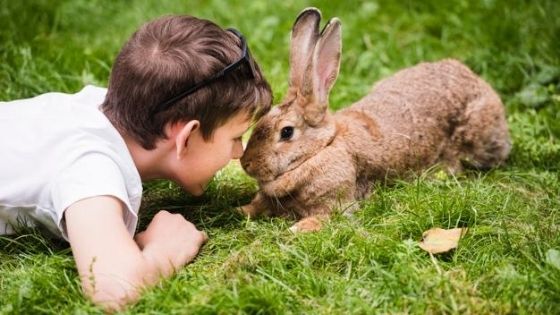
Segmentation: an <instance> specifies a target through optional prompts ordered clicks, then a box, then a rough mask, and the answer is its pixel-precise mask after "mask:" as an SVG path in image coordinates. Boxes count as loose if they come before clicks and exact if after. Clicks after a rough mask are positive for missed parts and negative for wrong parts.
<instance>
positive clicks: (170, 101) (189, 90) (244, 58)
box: [152, 28, 255, 114]
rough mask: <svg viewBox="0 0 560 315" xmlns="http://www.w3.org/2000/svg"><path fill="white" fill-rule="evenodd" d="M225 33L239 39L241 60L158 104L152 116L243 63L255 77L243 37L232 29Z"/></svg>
mask: <svg viewBox="0 0 560 315" xmlns="http://www.w3.org/2000/svg"><path fill="white" fill-rule="evenodd" d="M227 31H228V32H231V33H233V34H235V35H236V36H237V37H239V39H240V41H241V49H242V53H241V58H239V59H238V60H236V61H235V62H233V63H231V64H229V65H227V66H226V67H225V68H224V69H222V70H221V71H218V72H217V73H215V74H214V75H213V76H211V77H210V78H208V79H206V80H203V81H200V82H198V83H196V84H195V85H193V86H191V87H188V88H186V89H185V90H183V92H181V93H179V94H177V95H175V96H173V97H171V98H169V99H167V100H165V101H163V102H161V103H159V104H158V105H157V106H156V107H154V109H153V111H152V113H153V114H156V113H158V112H163V111H166V110H168V109H169V108H170V107H171V106H172V105H173V104H175V103H177V102H178V101H179V100H180V99H182V98H184V97H186V96H188V95H190V94H192V93H194V92H196V91H198V90H199V89H200V88H202V87H205V86H207V85H209V84H211V83H213V82H214V81H216V80H218V79H220V78H223V77H224V76H226V75H227V74H228V73H230V72H232V71H233V70H235V69H237V68H238V67H239V66H240V65H241V64H242V63H243V61H245V62H247V64H248V65H249V66H250V68H251V76H252V78H254V77H255V76H254V70H253V66H252V64H251V57H250V56H251V54H250V53H249V48H248V47H247V42H246V41H245V37H244V36H243V35H242V34H241V32H239V31H238V30H236V29H234V28H228V29H227Z"/></svg>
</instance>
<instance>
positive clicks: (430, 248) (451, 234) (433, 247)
mask: <svg viewBox="0 0 560 315" xmlns="http://www.w3.org/2000/svg"><path fill="white" fill-rule="evenodd" d="M465 233H467V228H455V229H450V230H444V229H440V228H433V229H429V230H427V231H425V232H424V233H422V241H420V244H419V246H420V248H422V249H423V250H425V251H427V252H429V253H432V254H440V253H445V252H447V251H450V250H451V249H453V248H456V247H457V244H459V239H461V236H463V235H465Z"/></svg>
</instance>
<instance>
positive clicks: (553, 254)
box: [546, 248, 560, 269]
mask: <svg viewBox="0 0 560 315" xmlns="http://www.w3.org/2000/svg"><path fill="white" fill-rule="evenodd" d="M546 262H547V263H548V264H549V265H551V266H553V267H555V268H557V269H560V252H559V251H558V250H556V249H553V248H551V249H549V250H548V251H546Z"/></svg>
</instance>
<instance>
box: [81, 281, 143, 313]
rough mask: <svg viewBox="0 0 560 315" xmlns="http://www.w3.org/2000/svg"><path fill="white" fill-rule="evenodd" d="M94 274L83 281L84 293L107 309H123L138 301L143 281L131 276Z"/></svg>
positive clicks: (110, 310) (111, 310) (112, 310)
mask: <svg viewBox="0 0 560 315" xmlns="http://www.w3.org/2000/svg"><path fill="white" fill-rule="evenodd" d="M124 278H127V277H117V276H115V275H113V276H112V277H111V276H106V277H103V276H99V275H97V276H94V277H92V278H91V279H87V280H86V281H82V288H83V291H84V294H85V295H86V297H87V298H89V299H90V300H91V301H92V302H93V303H94V304H95V305H97V306H99V307H101V308H103V309H104V310H105V311H109V312H114V311H121V310H123V309H124V308H125V307H126V306H127V305H129V304H132V303H134V302H136V301H137V300H138V299H139V297H140V291H141V289H142V287H141V282H140V281H137V280H136V279H133V278H132V277H129V279H124Z"/></svg>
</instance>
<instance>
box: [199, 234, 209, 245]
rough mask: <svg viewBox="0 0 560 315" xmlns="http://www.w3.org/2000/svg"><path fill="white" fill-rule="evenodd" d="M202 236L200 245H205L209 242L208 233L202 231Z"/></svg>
mask: <svg viewBox="0 0 560 315" xmlns="http://www.w3.org/2000/svg"><path fill="white" fill-rule="evenodd" d="M200 235H201V236H202V238H201V241H200V244H201V245H202V244H204V243H206V242H207V241H208V234H206V232H204V231H200Z"/></svg>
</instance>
